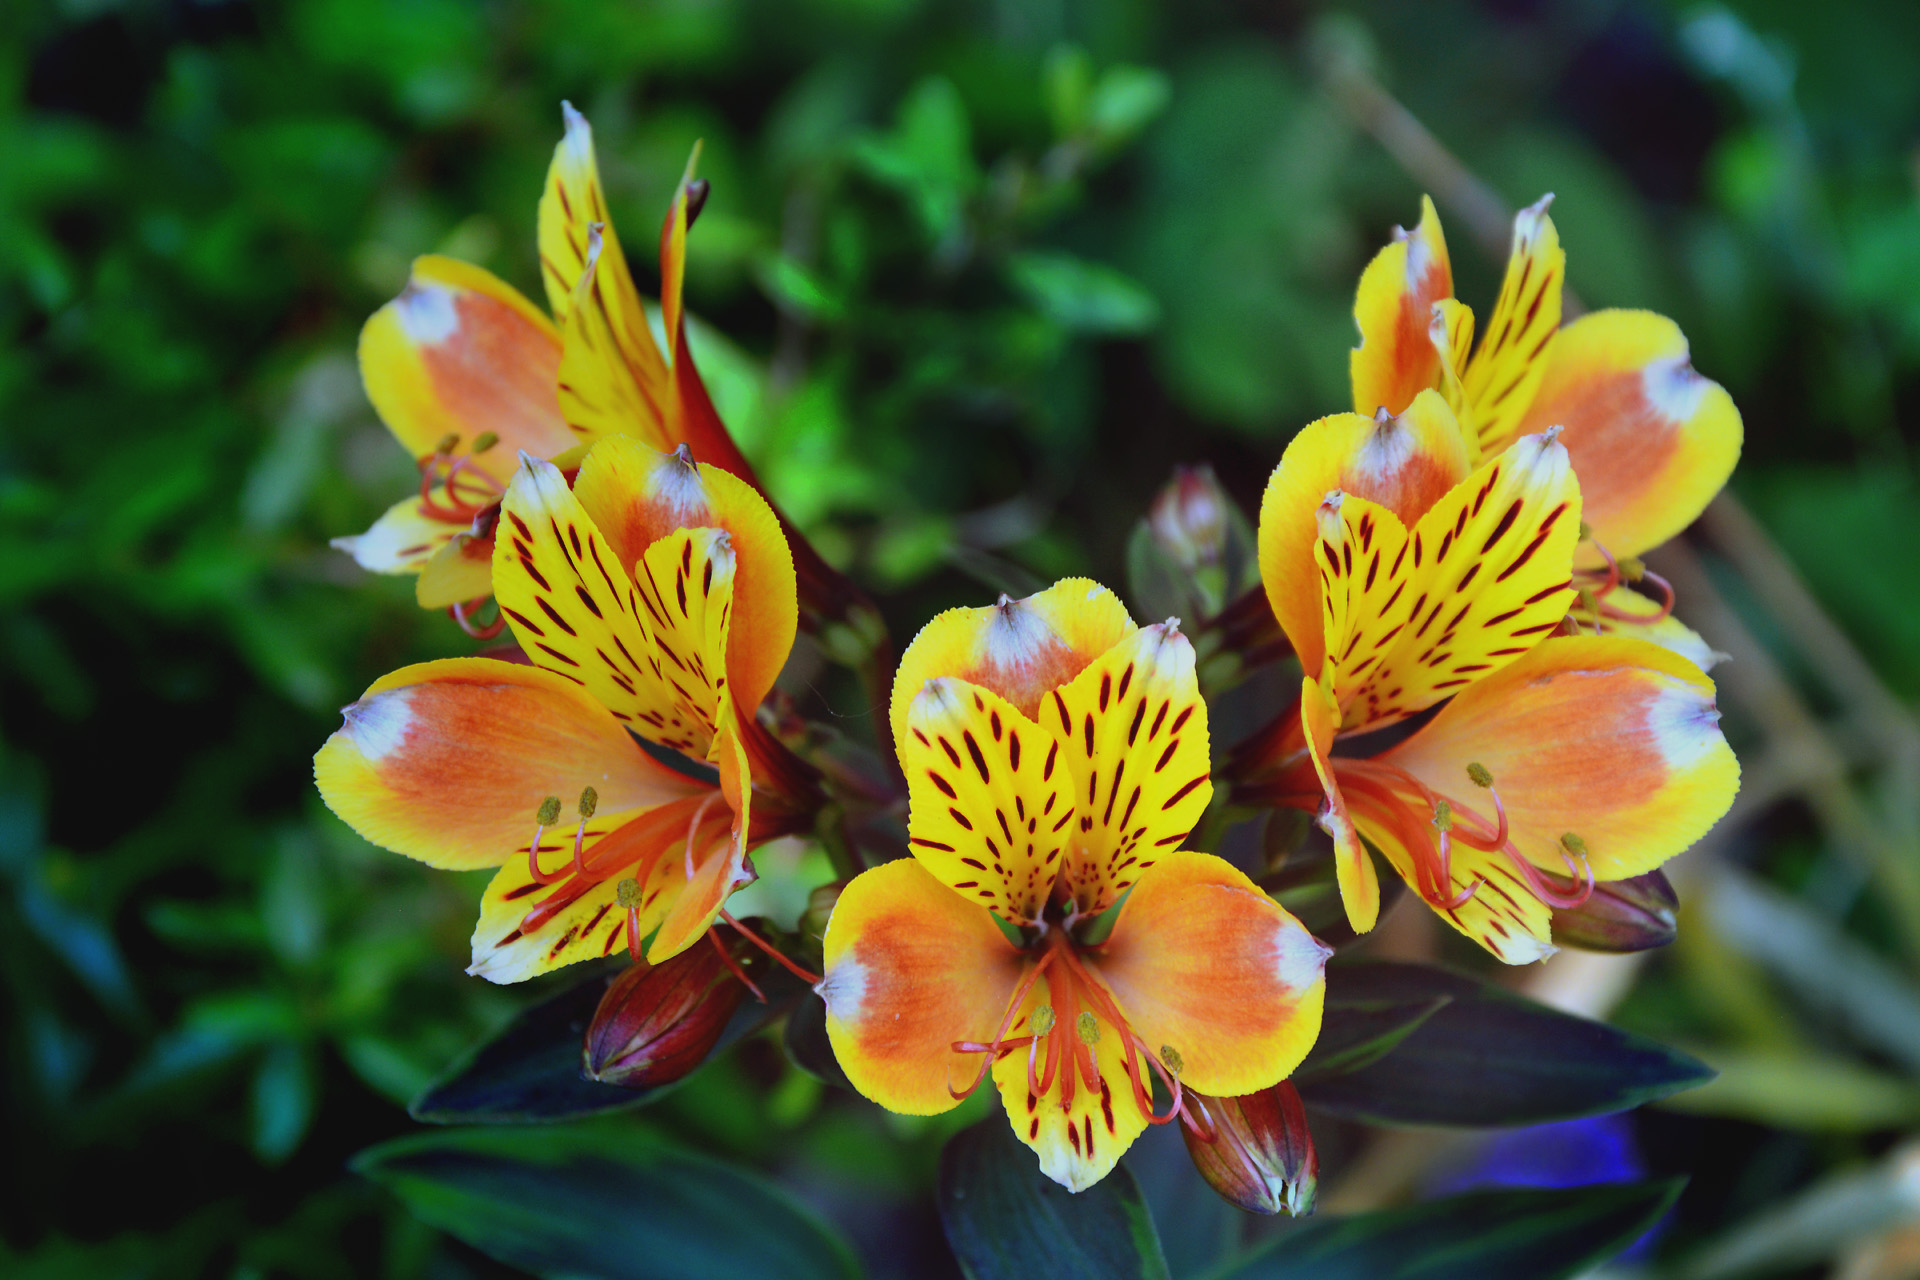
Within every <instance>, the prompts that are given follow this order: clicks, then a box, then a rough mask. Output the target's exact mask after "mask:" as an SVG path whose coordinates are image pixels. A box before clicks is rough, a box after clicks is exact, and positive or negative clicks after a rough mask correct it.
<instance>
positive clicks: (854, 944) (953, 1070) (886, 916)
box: [818, 858, 1025, 1115]
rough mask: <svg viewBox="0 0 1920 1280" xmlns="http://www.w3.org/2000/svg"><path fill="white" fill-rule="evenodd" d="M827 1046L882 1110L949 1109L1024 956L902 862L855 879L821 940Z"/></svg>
mask: <svg viewBox="0 0 1920 1280" xmlns="http://www.w3.org/2000/svg"><path fill="white" fill-rule="evenodd" d="M824 948H825V956H824V960H825V966H826V975H825V977H824V978H823V979H822V980H821V983H820V986H819V988H818V990H819V992H820V995H821V998H822V999H824V1000H825V1001H826V1005H827V1038H828V1040H829V1041H831V1042H832V1044H833V1052H834V1056H835V1057H836V1058H838V1059H839V1060H840V1065H841V1067H842V1068H843V1069H844V1070H845V1071H846V1073H847V1078H848V1079H849V1080H851V1081H852V1082H853V1086H854V1087H855V1088H856V1089H858V1090H860V1092H861V1093H863V1094H865V1095H866V1096H867V1097H868V1098H871V1099H872V1100H873V1101H875V1102H877V1103H879V1104H880V1105H881V1106H883V1107H885V1108H887V1109H888V1110H889V1111H898V1112H903V1113H905V1114H907V1115H936V1114H938V1113H940V1112H942V1111H949V1110H952V1109H953V1108H954V1107H955V1106H957V1105H959V1103H958V1099H956V1098H955V1097H954V1096H953V1094H952V1093H951V1092H949V1090H950V1089H964V1088H966V1086H967V1084H968V1083H969V1082H971V1081H972V1079H973V1078H974V1076H975V1074H976V1073H978V1071H979V1069H980V1058H979V1055H978V1054H965V1053H956V1052H955V1051H954V1049H953V1047H952V1046H953V1043H954V1042H955V1041H956V1040H958V1041H971V1042H975V1043H984V1042H985V1041H987V1040H990V1039H991V1038H992V1037H993V1035H994V1033H995V1032H996V1031H997V1030H998V1029H999V1026H1000V1020H1001V1018H1002V1016H1003V1014H1004V1013H1005V1010H1006V1007H1007V1003H1008V1001H1010V1000H1011V999H1012V998H1013V992H1014V988H1015V986H1016V984H1017V983H1018V982H1019V979H1020V974H1021V970H1022V969H1023V967H1024V964H1025V962H1024V959H1023V957H1022V956H1021V954H1020V953H1019V952H1018V951H1016V950H1014V948H1013V945H1012V944H1011V943H1009V942H1008V941H1007V940H1006V937H1005V936H1004V935H1002V934H1001V932H1000V928H999V926H998V925H996V924H994V922H993V917H992V916H991V915H989V914H988V913H987V912H986V911H985V910H983V909H981V908H980V907H976V906H974V905H973V904H972V903H970V902H968V901H967V900H966V899H964V898H962V897H961V896H960V895H959V894H957V893H955V892H953V890H951V889H949V888H947V887H946V886H945V885H943V884H941V883H940V882H939V881H938V880H936V879H934V877H933V876H932V875H931V874H930V873H929V872H928V871H927V870H926V868H924V867H922V866H921V865H920V864H919V862H917V861H915V860H914V859H912V858H901V859H899V860H897V861H894V862H889V863H885V864H883V865H881V866H878V867H874V868H873V869H872V870H870V871H863V872H861V873H860V874H859V875H858V876H856V877H854V880H853V882H852V883H851V884H849V885H848V886H847V887H846V890H845V891H844V892H843V893H841V895H840V899H839V901H838V902H836V903H835V904H834V908H833V915H832V917H831V918H830V919H829V920H828V921H827V933H826V939H825V943H824Z"/></svg>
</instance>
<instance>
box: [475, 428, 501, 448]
mask: <svg viewBox="0 0 1920 1280" xmlns="http://www.w3.org/2000/svg"><path fill="white" fill-rule="evenodd" d="M499 443H500V436H499V435H498V433H496V432H492V431H482V432H481V433H480V434H479V435H477V436H475V437H474V438H473V451H474V452H475V453H485V452H486V451H487V450H489V449H491V448H493V446H495V445H497V444H499Z"/></svg>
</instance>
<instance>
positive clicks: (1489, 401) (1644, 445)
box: [1351, 196, 1741, 665]
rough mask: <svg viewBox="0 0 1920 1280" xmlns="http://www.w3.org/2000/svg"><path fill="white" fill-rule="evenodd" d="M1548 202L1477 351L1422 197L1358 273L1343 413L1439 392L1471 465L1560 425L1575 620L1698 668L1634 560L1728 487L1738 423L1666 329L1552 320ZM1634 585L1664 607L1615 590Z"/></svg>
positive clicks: (1647, 320) (1523, 243) (1604, 315)
mask: <svg viewBox="0 0 1920 1280" xmlns="http://www.w3.org/2000/svg"><path fill="white" fill-rule="evenodd" d="M1552 199H1553V197H1551V196H1547V197H1545V198H1543V199H1542V200H1540V201H1539V202H1538V203H1537V204H1534V205H1533V206H1531V207H1530V208H1527V209H1523V210H1522V211H1521V212H1520V214H1519V216H1518V217H1516V218H1515V219H1514V225H1513V247H1512V252H1511V255H1510V257H1509V260H1508V263H1507V271H1506V278H1505V281H1504V282H1503V283H1502V285H1501V288H1500V294H1499V297H1498V298H1497V300H1496V301H1495V302H1494V307H1493V312H1492V315H1491V317H1490V318H1489V319H1488V321H1487V322H1486V324H1484V325H1482V326H1479V331H1480V336H1479V342H1478V345H1475V343H1474V330H1475V323H1474V316H1473V313H1472V312H1471V311H1470V310H1469V309H1468V308H1467V307H1466V306H1465V305H1464V304H1463V303H1461V302H1459V301H1458V300H1456V299H1455V298H1454V297H1453V276H1452V267H1451V264H1450V263H1449V261H1448V258H1447V244H1446V239H1445V236H1444V235H1443V234H1442V232H1441V228H1440V219H1439V217H1438V215H1436V214H1435V213H1434V209H1433V203H1432V201H1430V200H1423V201H1422V204H1421V219H1420V225H1419V226H1418V227H1416V228H1414V229H1413V230H1412V231H1411V232H1405V231H1403V232H1400V233H1399V234H1398V236H1397V237H1396V238H1395V240H1394V242H1393V243H1391V244H1389V245H1388V246H1387V247H1386V248H1384V249H1382V250H1381V251H1380V252H1379V254H1377V255H1376V256H1375V257H1374V259H1373V261H1372V262H1371V263H1370V264H1369V265H1368V266H1367V269H1366V271H1365V272H1364V273H1363V274H1362V275H1361V277H1360V286H1359V290H1358V292H1357V294H1356V296H1355V298H1354V307H1353V314H1354V320H1355V322H1356V323H1357V324H1358V325H1359V327H1360V345H1359V346H1358V347H1356V348H1355V349H1354V351H1353V353H1352V356H1351V373H1352V380H1353V407H1354V409H1355V410H1356V411H1357V412H1359V413H1362V414H1366V415H1368V416H1369V417H1371V416H1373V415H1374V414H1375V413H1377V412H1379V411H1381V410H1384V411H1385V412H1387V413H1388V414H1398V413H1401V412H1403V411H1405V410H1406V409H1407V408H1408V407H1409V406H1411V405H1412V403H1413V401H1414V398H1415V397H1416V396H1417V395H1418V394H1419V393H1420V392H1421V391H1425V390H1429V389H1433V390H1438V391H1440V392H1441V393H1442V394H1443V395H1444V396H1445V397H1446V399H1447V402H1448V404H1449V405H1450V406H1451V408H1452V409H1453V410H1454V413H1455V415H1456V416H1457V417H1458V418H1459V420H1460V424H1461V426H1462V427H1464V428H1465V432H1466V448H1467V458H1468V461H1469V462H1470V463H1472V464H1475V465H1478V464H1479V463H1480V461H1481V460H1482V459H1484V458H1489V457H1492V456H1494V455H1495V454H1498V453H1500V452H1501V451H1503V450H1505V449H1507V448H1508V447H1510V446H1511V445H1512V444H1513V443H1514V442H1515V441H1516V440H1519V439H1522V438H1524V437H1526V436H1529V435H1534V434H1537V433H1539V432H1541V431H1544V430H1546V429H1547V428H1548V427H1556V426H1557V427H1559V428H1561V431H1562V434H1561V437H1560V440H1561V443H1562V444H1563V445H1565V447H1566V450H1567V453H1568V455H1569V456H1570V457H1571V459H1572V462H1573V469H1574V472H1575V473H1576V474H1577V475H1578V476H1579V477H1580V489H1581V493H1582V495H1583V497H1584V499H1585V504H1584V508H1585V509H1584V518H1585V520H1586V523H1587V525H1588V528H1589V530H1590V538H1589V540H1588V545H1585V546H1582V547H1581V549H1580V550H1579V551H1578V553H1577V554H1576V560H1575V563H1576V564H1577V566H1578V567H1579V568H1580V570H1581V584H1580V585H1581V586H1582V587H1583V591H1582V597H1581V599H1580V600H1579V601H1578V602H1577V603H1576V605H1575V606H1574V612H1575V613H1576V614H1577V615H1578V616H1579V617H1580V618H1581V619H1582V621H1583V622H1585V623H1587V624H1588V626H1589V629H1591V630H1595V631H1605V632H1609V633H1617V634H1623V635H1638V636H1640V637H1641V638H1643V639H1648V640H1652V641H1654V642H1656V643H1659V644H1663V645H1665V646H1667V647H1668V648H1671V649H1673V650H1674V651H1675V652H1678V653H1682V654H1685V655H1686V656H1688V657H1691V658H1693V659H1694V660H1695V661H1696V662H1699V663H1700V664H1701V665H1707V664H1709V663H1710V662H1711V661H1712V651H1711V650H1710V649H1708V648H1707V646H1706V645H1705V644H1704V643H1702V642H1701V641H1700V639H1699V637H1698V636H1696V635H1694V633H1693V632H1691V631H1689V630H1688V629H1687V628H1686V627H1684V626H1682V625H1681V624H1680V623H1678V622H1676V621H1674V620H1673V619H1672V618H1671V617H1670V612H1671V609H1672V604H1673V601H1672V593H1671V591H1670V590H1668V589H1667V587H1666V584H1665V583H1664V582H1663V581H1661V580H1660V579H1659V578H1658V577H1657V576H1654V575H1651V574H1643V571H1642V570H1641V569H1640V567H1639V565H1638V563H1637V560H1636V557H1638V556H1639V555H1641V554H1642V553H1643V552H1645V551H1647V550H1649V549H1651V548H1653V547H1655V546H1658V545H1659V544H1660V543H1662V542H1665V541H1666V540H1667V539H1668V538H1671V537H1672V536H1674V535H1675V534H1677V533H1679V532H1680V531H1681V530H1682V529H1684V528H1686V526H1687V525H1689V524H1691V523H1692V522H1693V520H1694V519H1695V518H1696V517H1697V516H1698V515H1699V514H1700V512H1701V511H1702V509H1704V508H1705V507H1706V505H1707V503H1708V502H1709V501H1710V500H1711V499H1712V498H1713V496H1714V494H1716V493H1718V492H1719V491H1720V489H1721V487H1722V486H1724V485H1725V484H1726V482H1727V477H1728V476H1729V475H1731V474H1732V472H1733V466H1734V463H1735V462H1736V461H1737V460H1738V459H1739V456H1740V443H1741V422H1740V413H1739V410H1737V409H1736V408H1735V407H1734V404H1733V400H1732V398H1731V397H1729V396H1728V395H1727V393H1726V391H1725V390H1724V389H1722V388H1721V387H1720V386H1719V384H1717V383H1715V382H1712V381H1710V380H1709V379H1707V378H1704V377H1702V376H1701V375H1700V374H1698V373H1697V372H1695V371H1694V368H1693V366H1692V364H1691V363H1690V362H1689V358H1688V348H1687V340H1686V338H1685V337H1684V336H1683V335H1682V334H1681V332H1680V329H1679V326H1677V325H1675V324H1674V323H1673V321H1671V320H1669V319H1667V318H1666V317H1664V316H1659V315H1655V314H1654V313H1652V312H1650V311H1628V310H1606V311H1595V312H1592V313H1591V314H1588V315H1585V316H1582V317H1580V318H1579V319H1577V320H1575V321H1573V322H1572V323H1571V324H1567V325H1564V326H1563V325H1562V324H1561V323H1560V317H1561V289H1562V284H1563V281H1564V279H1565V276H1566V253H1565V252H1564V251H1563V250H1562V249H1561V248H1560V236H1559V233H1558V231H1556V230H1555V228H1554V225H1553V220H1552V219H1551V218H1549V217H1548V216H1547V206H1548V204H1549V203H1550V202H1551V200H1552ZM1620 566H1624V567H1625V572H1624V573H1623V572H1622V571H1621V568H1620ZM1642 580H1645V581H1649V582H1651V584H1652V585H1653V586H1654V587H1655V589H1656V591H1657V593H1658V594H1660V595H1662V596H1663V597H1664V598H1663V599H1661V600H1657V601H1656V600H1652V599H1648V598H1646V597H1644V596H1642V595H1640V594H1638V593H1637V592H1635V591H1633V590H1632V589H1631V588H1630V587H1628V586H1627V585H1625V584H1626V582H1628V581H1634V582H1638V581H1642Z"/></svg>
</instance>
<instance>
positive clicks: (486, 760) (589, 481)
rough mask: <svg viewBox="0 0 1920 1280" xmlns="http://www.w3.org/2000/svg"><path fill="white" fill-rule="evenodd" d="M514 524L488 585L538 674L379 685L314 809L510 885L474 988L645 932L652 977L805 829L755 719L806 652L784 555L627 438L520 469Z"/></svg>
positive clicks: (514, 488)
mask: <svg viewBox="0 0 1920 1280" xmlns="http://www.w3.org/2000/svg"><path fill="white" fill-rule="evenodd" d="M499 527H500V537H499V539H498V546H497V547H496V548H495V552H494V565H493V584H494V589H495V591H496V593H497V594H498V596H499V600H500V607H501V611H502V613H503V615H504V616H505V617H506V618H507V619H508V620H509V621H510V622H511V624H512V626H513V630H514V635H515V637H516V638H517V639H518V640H519V642H520V647H521V648H522V649H523V650H524V651H525V653H526V654H527V656H528V658H529V659H530V660H531V665H527V664H522V663H512V662H501V661H495V660H492V659H487V658H457V659H447V660H442V661H438V662H427V663H422V664H420V665H418V666H413V667H407V668H405V669H403V670H400V671H396V672H394V673H393V674H392V675H390V676H387V677H386V678H384V679H382V680H380V681H377V682H376V683H375V684H374V685H373V686H372V687H371V688H370V689H368V690H367V692H366V693H365V694H364V695H362V697H361V698H360V700H359V701H358V702H355V703H354V704H353V705H352V706H350V707H348V708H347V709H346V723H345V724H344V726H343V727H342V728H341V729H340V730H339V731H338V732H337V733H335V734H334V735H333V737H331V738H329V739H328V740H327V743H326V745H325V746H324V747H322V748H321V750H320V753H319V755H318V756H317V757H316V758H315V761H314V774H315V777H316V779H317V780H318V782H319V784H320V791H321V794H322V796H324V797H325V799H326V802H327V804H328V805H329V806H330V807H331V808H332V809H333V811H334V812H335V813H337V814H339V815H340V817H341V818H343V819H345V820H346V822H347V823H349V824H350V825H351V826H352V827H353V828H354V829H355V830H356V831H358V832H359V833H360V834H361V835H363V836H365V837H366V838H367V839H368V840H371V841H372V842H374V843H375V844H379V845H382V846H384V847H386V848H388V849H391V850H393V851H394V852H396V853H402V854H405V855H407V856H408V857H412V858H418V859H420V860H421V861H423V862H426V863H428V864H429V865H431V866H436V867H448V868H454V869H459V870H470V869H473V868H478V867H499V868H500V870H499V872H498V873H497V874H496V875H495V876H494V878H493V882H492V883H491V884H490V885H489V886H488V887H487V891H486V895H485V898H484V900H483V902H482V904H481V913H480V922H479V926H478V927H477V928H476V929H475V931H474V936H473V966H472V968H471V970H470V972H472V973H476V974H480V975H481V976H483V977H486V978H489V979H492V980H493V981H495V982H516V981H519V980H521V979H524V978H529V977H532V976H534V975H535V974H539V973H544V972H546V971H547V970H550V969H553V968H555V967H557V966H559V965H563V964H568V963H571V962H573V961H575V960H582V959H587V958H589V957H593V956H601V955H606V954H609V953H611V952H613V951H615V950H617V949H618V948H619V947H620V946H622V945H623V944H624V945H626V946H628V947H629V948H630V949H632V950H634V951H635V952H636V954H637V953H638V951H639V944H640V941H641V939H643V938H645V937H646V936H647V935H648V934H652V935H653V941H652V943H651V945H649V946H648V947H647V949H646V955H647V958H648V959H649V960H651V961H653V962H656V963H657V962H659V961H662V960H665V959H667V958H668V957H671V956H673V955H675V954H677V953H679V952H680V951H682V950H684V949H685V948H686V947H688V946H690V945H692V944H693V943H694V942H696V941H698V940H699V937H700V934H701V933H702V932H703V931H705V930H706V929H707V928H708V927H709V926H710V925H711V924H712V923H713V921H714V920H715V918H716V917H717V916H718V915H719V914H720V913H721V909H722V903H723V902H724V901H725V899H726V896H727V895H728V894H729V893H731V892H732V891H733V889H734V888H735V887H736V886H737V885H739V884H742V883H744V882H746V881H747V880H749V879H751V878H752V872H751V870H750V869H749V868H748V866H747V864H746V853H747V850H748V848H750V847H751V846H752V845H755V844H758V843H759V842H761V841H763V840H767V839H770V838H772V837H774V836H776V835H781V834H785V833H787V832H790V831H792V830H794V829H796V827H797V826H802V825H804V824H805V823H806V822H807V821H808V817H807V805H806V796H805V795H804V794H803V791H804V788H800V787H796V786H794V785H793V784H792V780H791V775H790V774H788V773H785V772H783V770H782V767H781V757H780V749H779V748H778V744H777V743H774V742H773V740H772V739H771V738H770V737H769V736H768V735H767V734H766V733H765V731H764V730H762V729H761V728H760V727H759V726H758V724H757V723H756V722H755V720H754V712H755V711H756V710H757V709H758V707H759V705H760V702H761V700H762V699H763V698H764V697H765V696H766V694H767V691H768V690H769V689H770V688H771V687H772V685H773V681H774V678H775V677H776V676H777V675H778V674H779V671H780V668H781V666H782V664H783V663H784V662H785V661H786V657H787V653H788V651H789V650H790V649H791V648H792V645H793V637H794V630H795V621H796V604H795V591H794V573H793V561H792V559H791V557H790V555H789V553H788V550H787V544H786V540H785V539H784V538H783V537H782V536H781V533H780V525H779V522H778V521H777V520H776V519H775V518H774V514H773V512H772V510H771V509H770V508H769V507H768V506H767V504H766V501H765V500H764V499H763V498H761V497H760V495H759V494H758V493H756V492H754V490H753V489H752V488H751V487H749V486H748V485H746V484H745V483H744V482H742V481H740V480H739V479H737V478H736V477H734V476H733V475H731V474H729V473H727V472H725V471H722V470H720V469H719V468H717V467H711V466H707V465H705V464H695V463H694V462H693V461H692V460H691V459H690V458H688V457H687V455H686V452H685V450H684V449H683V450H681V451H679V452H678V453H674V454H660V453H655V452H654V451H653V450H651V449H648V448H647V447H646V446H644V445H642V444H640V443H638V442H637V441H634V440H631V439H628V438H626V437H621V436H615V437H610V438H608V439H605V440H602V441H601V442H600V443H599V444H597V445H595V446H594V447H593V448H592V450H590V451H589V452H588V453H587V455H586V458H585V459H584V460H583V461H582V463H581V465H580V471H579V475H578V478H577V479H576V481H575V483H574V485H573V486H572V487H571V488H569V487H568V485H567V482H566V480H565V478H564V477H563V476H562V475H561V473H560V472H559V471H558V470H557V469H556V468H555V467H554V466H553V465H552V464H550V463H547V462H543V461H540V460H539V459H537V458H533V457H530V456H528V457H524V458H523V459H522V462H521V466H520V470H519V471H518V472H517V473H515V475H514V476H513V477H512V479H511V481H510V482H509V483H508V485H507V490H506V495H505V498H504V500H503V502H502V504H501V513H500V525H499ZM641 739H645V740H646V741H645V743H643V742H642V741H641ZM663 748H664V749H666V750H662V749H663ZM670 752H679V753H684V755H685V756H687V757H691V758H692V759H693V760H695V761H700V760H705V761H710V762H712V763H713V765H715V766H717V768H716V770H715V771H714V776H711V777H706V778H701V777H695V776H692V775H693V774H694V773H695V772H698V770H697V769H690V768H680V769H676V768H671V767H669V766H668V765H667V764H666V763H663V762H662V761H663V759H668V758H670ZM756 790H758V791H759V794H758V795H756ZM576 797H578V802H577V807H576ZM563 802H564V810H565V817H564V818H562V817H561V813H562V811H563Z"/></svg>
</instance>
